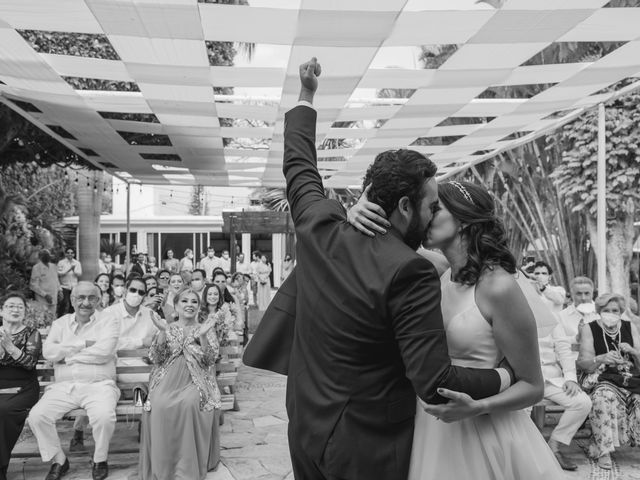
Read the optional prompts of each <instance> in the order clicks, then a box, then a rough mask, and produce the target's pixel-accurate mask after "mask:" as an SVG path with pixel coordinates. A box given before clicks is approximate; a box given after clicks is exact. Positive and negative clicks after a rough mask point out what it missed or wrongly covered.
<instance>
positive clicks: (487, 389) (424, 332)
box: [388, 258, 501, 403]
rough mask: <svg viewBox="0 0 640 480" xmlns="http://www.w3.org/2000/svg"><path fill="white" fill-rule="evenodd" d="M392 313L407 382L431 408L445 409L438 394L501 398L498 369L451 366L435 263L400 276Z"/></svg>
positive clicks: (413, 264)
mask: <svg viewBox="0 0 640 480" xmlns="http://www.w3.org/2000/svg"><path fill="white" fill-rule="evenodd" d="M388 305H389V310H390V312H389V313H390V315H391V319H392V320H391V321H392V326H393V330H394V333H395V337H396V341H397V342H398V347H399V349H400V354H401V355H402V359H403V362H404V365H405V369H406V375H407V378H408V379H409V380H410V381H411V383H412V384H413V387H414V389H415V391H416V393H417V394H418V396H419V397H420V398H421V399H422V400H423V401H425V402H427V403H445V402H446V399H444V398H443V397H441V396H440V395H438V393H437V389H438V388H447V389H450V390H455V391H458V392H465V393H467V394H469V395H470V396H471V397H473V398H475V399H479V398H485V397H489V396H492V395H495V394H497V393H499V391H500V383H501V382H500V375H499V374H498V372H497V371H496V370H494V369H476V368H463V367H457V366H453V365H451V360H450V358H449V351H448V349H447V338H446V334H445V331H444V325H443V322H442V311H441V308H440V279H439V278H438V275H437V272H436V270H435V268H434V267H433V265H431V263H430V262H428V261H426V260H424V259H422V258H416V259H413V260H411V261H410V262H408V263H407V264H405V265H404V266H403V267H402V268H401V269H400V270H399V271H398V273H397V274H396V277H395V278H394V279H393V282H392V284H391V289H390V292H389V302H388Z"/></svg>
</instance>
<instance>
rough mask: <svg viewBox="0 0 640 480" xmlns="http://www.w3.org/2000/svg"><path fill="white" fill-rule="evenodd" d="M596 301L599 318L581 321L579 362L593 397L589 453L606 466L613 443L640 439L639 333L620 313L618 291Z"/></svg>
mask: <svg viewBox="0 0 640 480" xmlns="http://www.w3.org/2000/svg"><path fill="white" fill-rule="evenodd" d="M595 306H596V312H597V313H598V314H599V315H600V318H599V319H598V320H596V321H593V322H590V323H588V324H586V325H583V326H582V327H581V331H580V335H581V338H580V356H579V357H578V367H580V368H581V369H582V370H584V371H585V372H587V373H588V374H589V375H587V376H586V377H585V378H584V379H583V383H582V385H583V387H584V388H585V389H589V390H590V392H591V393H590V396H591V401H592V402H593V409H592V410H591V413H590V414H589V420H590V422H591V431H592V432H593V434H592V437H591V444H590V445H589V455H590V456H591V457H592V458H596V459H597V460H598V465H599V466H600V468H604V469H607V470H610V469H611V453H612V452H614V451H615V449H616V448H617V447H621V446H624V445H638V444H640V376H639V375H638V366H640V335H639V334H638V329H637V328H636V327H635V326H634V325H632V324H631V322H628V321H626V320H622V318H621V316H622V312H623V311H624V309H625V302H624V298H623V297H622V296H621V295H616V294H610V293H608V294H605V295H601V296H599V297H598V298H597V299H596V302H595Z"/></svg>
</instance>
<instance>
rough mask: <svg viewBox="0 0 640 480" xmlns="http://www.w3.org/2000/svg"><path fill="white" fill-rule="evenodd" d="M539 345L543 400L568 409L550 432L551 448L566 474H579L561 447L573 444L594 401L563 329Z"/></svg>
mask: <svg viewBox="0 0 640 480" xmlns="http://www.w3.org/2000/svg"><path fill="white" fill-rule="evenodd" d="M538 345H539V348H540V365H541V367H542V376H543V377H544V398H545V399H547V400H551V401H552V402H554V403H557V404H558V405H562V406H563V407H564V408H565V410H564V412H563V413H562V416H561V417H560V420H559V421H558V425H557V426H556V428H555V429H554V430H553V432H551V438H550V439H549V447H550V448H551V450H552V451H553V453H554V454H555V456H556V458H557V459H558V462H559V463H560V466H561V467H562V468H563V469H564V470H576V469H577V468H578V466H577V465H576V464H575V463H573V462H572V461H571V460H570V459H569V458H567V457H566V456H565V455H564V454H563V453H562V451H561V450H560V445H561V444H562V445H569V444H570V443H571V440H572V439H573V436H574V435H575V434H576V432H577V431H578V429H579V428H580V426H581V425H582V424H583V423H584V421H585V420H586V418H587V416H588V415H589V412H590V411H591V400H590V399H589V396H588V395H587V394H586V393H584V392H583V391H582V389H581V388H580V385H578V379H577V376H576V362H575V360H574V359H573V355H572V354H571V343H570V342H569V340H568V338H567V335H566V333H565V331H564V329H563V328H562V325H557V326H556V328H555V329H554V330H553V332H552V333H551V334H550V335H548V336H547V337H544V338H540V339H539V340H538Z"/></svg>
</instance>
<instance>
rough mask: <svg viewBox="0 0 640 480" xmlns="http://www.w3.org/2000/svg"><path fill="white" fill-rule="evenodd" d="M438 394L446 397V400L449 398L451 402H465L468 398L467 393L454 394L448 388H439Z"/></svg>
mask: <svg viewBox="0 0 640 480" xmlns="http://www.w3.org/2000/svg"><path fill="white" fill-rule="evenodd" d="M438 393H439V394H440V396H442V397H444V398H448V399H450V400H455V401H458V402H460V401H464V400H466V398H467V394H466V393H462V392H454V391H453V390H448V389H446V388H439V389H438Z"/></svg>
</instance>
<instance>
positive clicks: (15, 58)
mask: <svg viewBox="0 0 640 480" xmlns="http://www.w3.org/2000/svg"><path fill="white" fill-rule="evenodd" d="M493 3H496V2H493ZM249 4H250V5H249V6H244V5H223V4H212V3H199V2H197V1H196V0H57V1H55V2H51V0H29V1H25V0H3V1H2V2H0V94H1V96H0V100H2V101H3V102H5V103H7V104H8V105H9V106H10V107H11V108H14V109H15V110H17V111H18V112H20V113H21V114H23V115H25V116H27V118H29V119H30V120H31V121H33V122H34V123H35V124H36V125H38V126H40V127H41V128H43V129H45V130H46V131H47V132H49V133H50V134H52V135H53V136H55V137H56V138H58V139H59V140H60V141H62V142H64V143H65V144H66V145H67V146H69V147H70V148H72V149H74V151H76V153H78V154H80V155H82V156H83V157H84V158H86V159H87V160H89V161H91V162H93V163H94V164H96V165H97V166H100V168H104V169H106V170H107V171H109V172H110V173H114V174H116V175H118V176H120V177H123V178H125V179H126V180H127V181H131V182H142V183H153V184H163V183H168V184H185V183H196V184H201V185H219V186H282V185H283V183H284V179H283V176H282V172H281V168H282V154H283V138H282V130H283V117H284V112H286V110H288V109H289V108H291V107H292V106H294V105H295V103H296V100H297V94H298V88H299V81H298V65H299V64H301V63H303V62H304V61H307V60H308V59H309V58H310V57H312V56H316V57H317V58H318V59H319V61H320V62H321V63H322V66H323V74H322V77H321V81H320V88H319V91H318V94H317V96H316V107H317V109H318V145H322V148H323V149H322V150H320V152H319V167H320V170H321V173H322V175H323V177H324V179H325V184H326V185H327V186H329V187H348V186H356V185H359V184H360V182H361V178H362V175H363V172H364V170H365V169H366V167H367V165H368V164H369V163H370V162H371V161H372V160H373V158H374V157H375V155H376V154H377V153H378V152H380V151H382V150H385V149H389V148H415V149H417V150H419V151H421V152H423V153H425V154H428V155H430V157H431V158H432V159H433V160H434V161H435V162H436V163H437V165H438V167H439V174H440V175H447V174H451V173H452V172H455V171H456V170H459V169H460V168H463V167H465V166H467V165H470V164H472V163H476V162H479V161H482V160H483V159H486V158H490V157H491V156H493V155H495V154H496V153H497V152H499V151H503V150H505V149H508V148H510V147H513V146H514V145H516V144H518V143H522V142H523V141H526V140H528V139H532V138H534V137H535V136H536V135H539V134H540V133H542V132H545V131H548V130H550V129H552V128H555V127H557V126H558V125H560V124H562V123H564V122H566V121H568V120H570V119H572V118H574V117H575V116H576V115H578V114H579V113H580V112H582V111H583V110H584V109H585V108H590V107H592V106H594V105H596V104H598V103H600V102H602V101H605V100H607V99H608V98H609V97H610V96H611V95H613V94H615V92H611V91H606V92H601V90H603V89H605V88H606V87H610V86H611V85H613V84H616V82H619V81H620V80H623V79H627V78H631V79H632V80H633V77H636V76H639V75H640V29H639V28H638V25H640V8H611V5H609V4H608V0H563V1H555V0H506V1H505V2H504V4H503V5H502V6H501V7H500V8H498V9H495V8H493V7H492V6H490V5H488V4H487V3H476V2H475V1H474V0H366V1H365V0H352V1H337V0H272V1H269V0H260V1H258V0H255V1H251V0H249ZM25 31H36V33H37V32H38V31H40V32H58V33H60V32H68V33H73V34H88V35H89V37H86V36H85V37H78V38H92V39H95V38H98V39H101V40H100V41H101V42H108V44H110V47H111V48H110V51H112V52H113V54H112V55H111V56H110V57H109V58H100V57H96V56H93V55H91V54H90V53H87V52H89V51H91V45H84V47H86V48H79V49H76V50H74V51H55V52H50V51H43V49H42V48H41V47H37V46H34V45H33V44H32V43H31V42H29V41H28V39H27V38H28V34H27V33H25ZM84 41H85V42H86V40H84ZM207 42H239V43H241V44H247V43H250V44H255V51H256V55H255V57H254V60H255V61H254V62H251V61H248V60H242V61H236V62H235V66H220V65H213V66H212V65H210V60H209V57H208V54H207ZM562 42H565V43H566V42H594V43H598V42H618V43H619V46H618V47H617V48H615V49H613V50H612V51H611V53H609V54H607V55H605V56H602V57H601V58H594V59H588V58H587V59H582V60H581V61H580V62H578V63H556V64H545V63H544V62H542V64H540V62H537V63H536V62H530V61H529V60H530V59H532V58H533V57H535V56H536V55H537V54H539V53H540V52H543V51H544V50H545V49H547V48H549V46H551V45H553V44H556V43H562ZM422 45H431V46H433V45H439V46H442V47H443V50H444V49H445V47H446V46H451V45H455V48H453V49H451V50H452V54H451V55H450V56H449V57H448V58H446V60H445V61H443V62H442V63H441V64H439V65H435V66H433V65H432V68H423V66H424V65H423V63H421V61H420V60H419V59H418V54H419V52H420V48H419V47H420V46H422ZM238 49H239V50H240V51H241V50H242V49H241V47H238ZM260 52H268V53H269V55H271V56H270V57H269V56H268V55H264V56H263V57H261V58H262V60H261V59H259V58H258V55H257V53H260ZM242 55H243V54H242V53H239V54H238V56H242ZM240 60H241V59H240ZM69 77H79V78H83V79H96V80H97V82H96V84H98V83H99V81H103V80H110V81H117V82H128V83H127V85H129V86H133V87H132V88H128V91H120V90H118V91H113V90H101V89H99V87H96V89H94V90H86V89H85V90H80V89H77V86H76V87H74V83H73V81H72V80H70V79H69ZM639 80H640V79H639ZM522 85H538V86H540V88H538V89H537V90H535V92H536V94H533V95H531V96H528V97H525V98H501V96H500V94H497V95H496V96H494V97H493V98H491V96H490V95H486V92H487V89H489V90H494V91H497V92H499V91H500V88H502V87H517V86H522ZM229 87H233V90H229ZM217 89H227V90H224V91H223V90H217ZM121 90H122V89H121ZM381 91H386V92H387V93H388V92H390V91H391V92H394V93H392V94H391V95H387V96H384V95H380V92H381ZM220 92H222V93H220ZM402 92H404V93H402ZM483 92H484V93H485V94H483ZM502 96H505V95H502ZM507 96H508V95H507ZM380 97H383V98H380ZM24 102H27V103H26V104H25V103H24ZM126 114H145V115H146V116H145V115H143V116H140V115H134V116H131V115H129V116H127V115H126ZM142 117H144V119H143V120H141V118H142ZM221 119H224V120H223V121H221ZM339 122H345V123H339ZM151 135H153V137H151Z"/></svg>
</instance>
